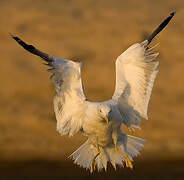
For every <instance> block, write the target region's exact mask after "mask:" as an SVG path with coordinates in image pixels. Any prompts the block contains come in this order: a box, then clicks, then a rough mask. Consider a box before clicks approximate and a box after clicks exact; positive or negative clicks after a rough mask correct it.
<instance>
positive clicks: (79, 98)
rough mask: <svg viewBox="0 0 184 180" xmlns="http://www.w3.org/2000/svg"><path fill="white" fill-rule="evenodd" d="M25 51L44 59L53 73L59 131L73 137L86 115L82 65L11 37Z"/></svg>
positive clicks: (52, 79)
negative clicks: (51, 54)
mask: <svg viewBox="0 0 184 180" xmlns="http://www.w3.org/2000/svg"><path fill="white" fill-rule="evenodd" d="M11 36H12V37H13V39H15V40H16V41H17V42H18V43H19V44H20V45H21V46H22V47H23V48H24V49H26V50H27V51H29V52H31V53H32V54H35V55H38V56H40V57H41V58H42V59H44V60H45V61H46V62H47V64H46V65H48V66H50V67H51V69H49V70H48V71H49V72H51V73H52V75H51V78H50V79H51V81H52V83H53V84H54V86H55V90H56V95H55V97H54V111H55V115H56V119H57V130H58V131H59V133H61V134H69V135H73V134H75V133H77V132H78V131H79V130H80V128H81V126H82V120H83V113H84V108H85V106H84V104H85V103H84V102H85V99H86V98H85V96H84V93H83V88H82V81H81V63H78V62H73V61H70V60H66V59H61V58H57V57H55V56H49V55H48V54H46V53H43V52H41V51H40V50H38V49H36V48H35V47H34V46H32V45H28V44H26V43H25V42H24V41H22V40H21V39H20V38H18V37H15V36H13V35H11Z"/></svg>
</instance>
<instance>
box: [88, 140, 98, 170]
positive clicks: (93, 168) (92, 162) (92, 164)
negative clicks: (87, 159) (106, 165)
mask: <svg viewBox="0 0 184 180" xmlns="http://www.w3.org/2000/svg"><path fill="white" fill-rule="evenodd" d="M97 150H98V153H97V154H96V156H95V157H94V158H93V160H92V161H91V168H90V172H91V173H92V172H93V171H94V170H95V160H96V158H97V157H98V156H99V154H100V148H99V146H98V139H97Z"/></svg>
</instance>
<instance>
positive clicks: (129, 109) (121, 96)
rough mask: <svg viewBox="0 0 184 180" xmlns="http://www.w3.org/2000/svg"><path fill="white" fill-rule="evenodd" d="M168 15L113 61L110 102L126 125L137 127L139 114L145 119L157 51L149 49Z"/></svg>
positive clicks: (172, 14)
mask: <svg viewBox="0 0 184 180" xmlns="http://www.w3.org/2000/svg"><path fill="white" fill-rule="evenodd" d="M173 16H174V12H173V13H171V14H170V16H168V17H167V18H166V19H165V20H164V21H163V22H162V23H161V24H160V25H159V26H158V28H157V29H156V30H155V31H154V32H153V33H152V34H151V35H150V36H149V37H148V38H147V40H145V41H144V42H142V43H137V44H134V45H132V46H131V47H129V48H128V49H127V50H126V51H125V52H124V53H122V54H121V55H120V56H119V57H118V58H117V60H116V88H115V92H114V95H113V97H112V101H113V102H114V103H115V104H116V105H117V107H118V110H119V112H120V114H121V115H122V119H123V122H124V123H125V124H126V126H127V127H139V124H140V119H141V117H143V118H145V119H147V109H148V103H149V100H150V95H151V91H152V87H153V83H154V80H155V77H156V75H157V72H158V65H159V63H158V62H157V61H156V57H157V56H158V53H154V52H153V48H154V47H153V48H148V45H149V43H150V42H151V41H152V39H153V38H154V37H155V36H156V35H157V34H158V33H159V32H160V31H161V30H162V29H163V28H164V27H165V26H166V25H167V24H168V23H169V21H170V20H171V19H172V17H173Z"/></svg>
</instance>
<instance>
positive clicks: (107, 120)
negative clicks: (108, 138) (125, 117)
mask: <svg viewBox="0 0 184 180" xmlns="http://www.w3.org/2000/svg"><path fill="white" fill-rule="evenodd" d="M104 119H105V121H106V123H107V124H108V123H109V118H108V116H105V118H104Z"/></svg>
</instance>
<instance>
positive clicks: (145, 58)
mask: <svg viewBox="0 0 184 180" xmlns="http://www.w3.org/2000/svg"><path fill="white" fill-rule="evenodd" d="M174 14H175V13H174V12H173V13H171V14H170V16H168V17H167V18H166V19H165V20H164V21H163V22H162V23H161V24H160V26H159V27H158V28H157V29H156V30H155V31H154V32H153V33H152V34H151V35H150V36H149V37H148V38H147V39H146V40H145V41H143V42H141V43H136V44H134V45H132V46H131V47H129V48H128V49H127V50H126V51H125V52H124V53H122V54H121V55H120V56H119V57H118V58H117V60H116V87H115V92H114V95H113V96H112V99H110V100H108V101H105V102H96V103H95V102H89V101H88V100H87V99H86V97H85V96H84V92H83V86H82V81H81V63H78V62H73V61H71V60H67V59H62V58H57V57H55V56H50V55H48V54H46V53H43V52H41V51H39V50H38V49H36V48H35V47H34V46H32V45H28V44H26V43H25V42H23V41H22V40H21V39H20V38H18V37H16V36H13V35H11V36H12V37H13V38H14V39H15V40H16V41H17V42H18V43H19V44H20V45H21V46H22V47H23V48H24V49H26V50H27V51H29V52H31V53H32V54H35V55H38V56H40V57H41V58H42V59H43V60H45V61H46V62H47V65H48V66H51V67H52V68H51V69H49V70H48V71H49V72H51V73H52V76H51V78H50V79H51V81H52V82H53V84H54V86H55V90H56V95H55V97H54V111H55V115H56V119H57V131H58V132H59V133H60V134H61V135H69V136H72V135H74V134H76V133H81V134H83V135H85V136H87V137H88V140H87V141H86V142H85V143H84V144H83V145H82V146H81V147H80V148H79V149H77V150H76V151H75V152H74V153H73V154H72V155H71V157H72V158H73V159H74V163H76V164H78V165H80V166H82V167H83V168H86V169H90V171H91V172H93V171H94V170H95V167H97V168H98V170H101V169H103V168H104V169H105V170H106V168H107V163H108V162H110V163H111V164H112V165H113V166H114V168H116V165H120V166H124V164H125V165H126V166H127V167H129V168H133V165H132V161H133V157H135V156H137V155H138V154H139V151H140V150H141V149H142V148H143V147H144V140H143V139H141V138H137V137H134V136H130V135H127V134H125V133H123V132H122V131H121V125H122V124H125V125H126V126H127V127H128V128H139V125H140V120H141V118H145V119H147V108H148V102H149V99H150V94H151V90H152V87H153V83H154V80H155V77H156V74H157V72H158V64H159V63H158V61H156V57H157V56H158V53H154V52H153V48H154V47H152V48H149V47H148V45H149V44H150V42H151V41H152V39H153V38H154V37H155V36H156V35H157V34H158V33H159V32H160V31H161V30H162V29H163V28H164V27H165V26H166V25H167V24H168V22H169V21H170V20H171V18H172V17H173V16H174Z"/></svg>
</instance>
